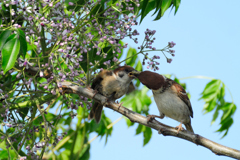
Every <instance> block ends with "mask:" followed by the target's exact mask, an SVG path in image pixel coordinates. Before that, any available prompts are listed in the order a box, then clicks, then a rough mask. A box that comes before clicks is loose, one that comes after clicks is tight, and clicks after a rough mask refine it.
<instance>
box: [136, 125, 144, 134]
mask: <svg viewBox="0 0 240 160" xmlns="http://www.w3.org/2000/svg"><path fill="white" fill-rule="evenodd" d="M145 129H146V127H145V126H144V125H142V124H139V125H138V127H137V129H136V135H138V134H140V133H141V132H144V131H145Z"/></svg>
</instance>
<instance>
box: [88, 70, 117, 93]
mask: <svg viewBox="0 0 240 160" xmlns="http://www.w3.org/2000/svg"><path fill="white" fill-rule="evenodd" d="M112 74H113V73H112V71H108V70H103V71H101V72H100V73H99V74H98V75H97V76H96V78H95V79H94V80H93V82H92V86H91V88H92V89H94V90H97V91H99V89H101V88H102V84H101V82H102V80H103V79H104V78H106V76H111V75H112ZM100 92H101V91H100Z"/></svg>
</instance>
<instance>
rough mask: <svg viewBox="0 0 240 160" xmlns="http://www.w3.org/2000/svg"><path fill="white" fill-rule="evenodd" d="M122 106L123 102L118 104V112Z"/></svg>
mask: <svg viewBox="0 0 240 160" xmlns="http://www.w3.org/2000/svg"><path fill="white" fill-rule="evenodd" d="M117 103H118V102H117ZM122 104H123V102H121V103H119V107H118V110H119V108H120V107H122Z"/></svg>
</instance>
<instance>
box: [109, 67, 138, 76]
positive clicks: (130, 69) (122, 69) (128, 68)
mask: <svg viewBox="0 0 240 160" xmlns="http://www.w3.org/2000/svg"><path fill="white" fill-rule="evenodd" d="M124 70H126V71H127V72H131V71H133V70H134V68H132V67H131V66H121V67H118V68H116V69H114V71H113V72H114V73H115V74H116V73H117V72H119V71H124Z"/></svg>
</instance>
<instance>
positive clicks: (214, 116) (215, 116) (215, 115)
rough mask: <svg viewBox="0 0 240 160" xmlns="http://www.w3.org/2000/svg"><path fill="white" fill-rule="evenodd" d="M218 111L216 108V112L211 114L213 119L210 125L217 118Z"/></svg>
mask: <svg viewBox="0 0 240 160" xmlns="http://www.w3.org/2000/svg"><path fill="white" fill-rule="evenodd" d="M218 111H219V109H218V108H216V110H215V112H214V114H213V119H212V122H211V125H212V124H213V123H214V122H215V120H216V119H217V117H218V114H219V113H218Z"/></svg>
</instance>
